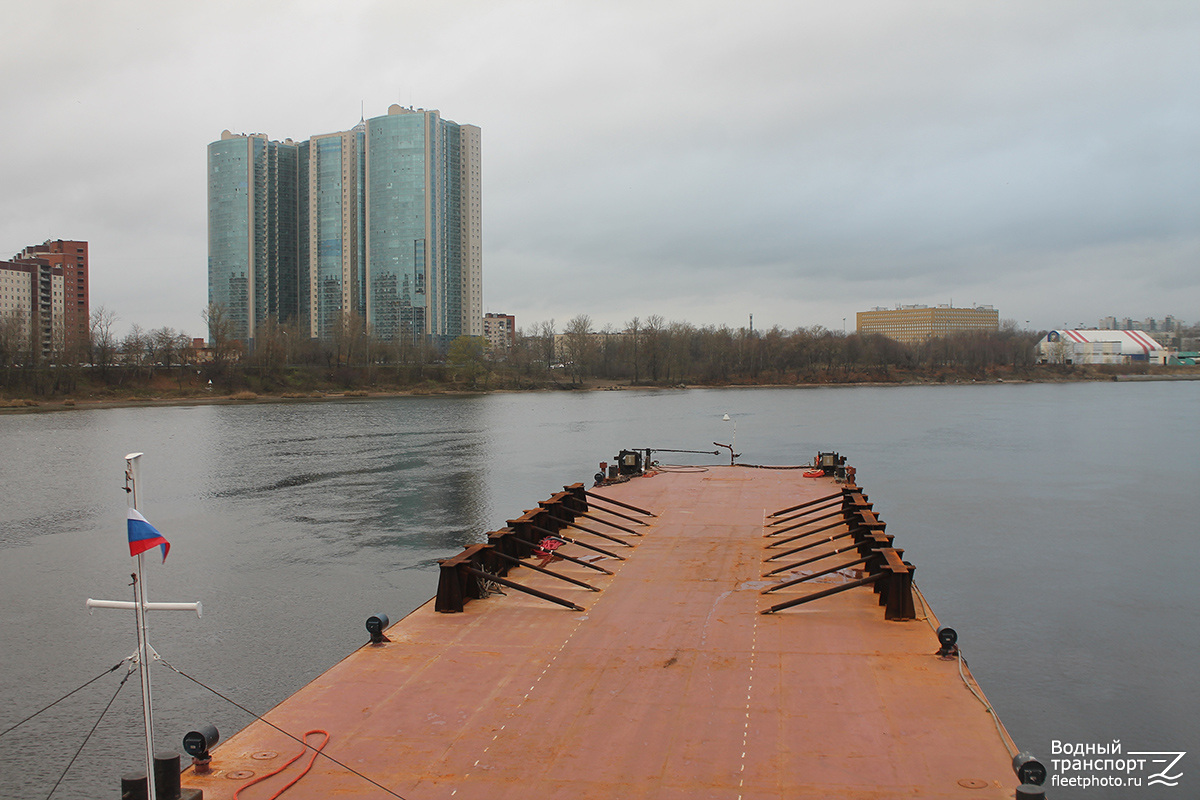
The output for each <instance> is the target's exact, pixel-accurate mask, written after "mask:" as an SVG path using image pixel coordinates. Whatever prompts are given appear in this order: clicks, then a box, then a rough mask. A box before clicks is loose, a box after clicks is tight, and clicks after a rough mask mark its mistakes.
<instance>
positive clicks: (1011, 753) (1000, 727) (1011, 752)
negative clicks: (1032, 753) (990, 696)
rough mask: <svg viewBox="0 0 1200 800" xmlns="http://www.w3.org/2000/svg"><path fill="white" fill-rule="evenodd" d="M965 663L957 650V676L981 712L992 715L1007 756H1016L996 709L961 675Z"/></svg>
mask: <svg viewBox="0 0 1200 800" xmlns="http://www.w3.org/2000/svg"><path fill="white" fill-rule="evenodd" d="M965 662H966V659H965V658H963V656H962V650H959V651H958V675H959V677H960V678H962V681H963V683H964V684H966V686H967V688H968V689H970V690H971V694H973V695H975V699H976V700H978V701H979V702H980V703H982V704H983V710H984V711H986V712H987V713H989V714H991V715H992V722H994V723H996V732H997V733H999V734H1000V741H1002V742H1004V749H1005V750H1007V751H1008V755H1009V756H1010V757H1011V756H1016V754H1017V743H1016V742H1014V741H1013V740H1012V737H1011V736H1009V735H1008V731H1006V730H1004V726H1003V725H1001V724H1000V717H999V716H997V715H996V709H994V708H992V706H991V704H990V703H988V701H987V700H986V699H985V698H984V696H983V695H981V694H980V693H979V692H977V691H975V687H974V686H972V685H971V681H969V680H967V676H966V675H965V674H964V673H963V664H964V663H965Z"/></svg>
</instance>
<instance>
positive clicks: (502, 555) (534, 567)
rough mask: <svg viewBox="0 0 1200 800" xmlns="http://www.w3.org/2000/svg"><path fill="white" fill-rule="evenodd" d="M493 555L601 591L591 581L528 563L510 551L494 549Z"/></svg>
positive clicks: (594, 590) (561, 579)
mask: <svg viewBox="0 0 1200 800" xmlns="http://www.w3.org/2000/svg"><path fill="white" fill-rule="evenodd" d="M492 555H494V556H498V557H499V558H500V559H502V560H504V561H508V562H510V563H512V564H518V565H520V566H522V567H529V569H531V570H533V571H534V572H540V573H542V574H543V575H549V576H551V577H553V578H558V579H559V580H560V581H566V582H567V583H573V584H575V585H576V586H582V587H583V588H585V589H591V590H592V591H593V592H598V591H600V590H599V589H597V588H596V587H595V586H592V585H591V584H590V583H585V582H583V581H581V580H578V579H576V578H572V577H570V576H569V575H563V574H562V573H559V572H555V571H554V570H549V569H546V568H545V567H539V566H538V565H537V564H526V563H525V562H524V561H522V560H521V559H519V558H514V557H513V556H510V555H509V554H508V553H501V552H500V551H499V550H492Z"/></svg>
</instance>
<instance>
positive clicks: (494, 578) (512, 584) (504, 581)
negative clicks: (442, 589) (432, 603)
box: [463, 564, 587, 611]
mask: <svg viewBox="0 0 1200 800" xmlns="http://www.w3.org/2000/svg"><path fill="white" fill-rule="evenodd" d="M463 569H465V570H466V571H467V572H469V573H471V574H472V575H474V576H475V577H477V578H480V579H482V580H485V581H491V582H492V583H498V584H500V585H501V586H507V587H508V588H510V589H516V590H517V591H518V592H524V593H525V594H531V595H533V596H534V597H538V598H541V599H542V600H549V601H550V602H551V603H558V604H559V605H560V606H566V607H567V608H569V609H571V610H572V611H586V610H587V609H585V608H584V607H583V606H578V605H575V604H574V603H572V602H571V601H570V600H564V599H562V598H561V597H555V596H554V595H552V594H550V593H548V592H541V591H538V590H537V589H530V588H529V587H528V586H522V585H521V584H519V583H517V582H516V581H510V580H509V579H508V578H501V577H500V576H499V575H492V574H491V573H488V572H484V571H483V570H481V569H475V568H474V567H472V566H469V565H466V564H464V565H463Z"/></svg>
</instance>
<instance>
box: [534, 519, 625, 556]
mask: <svg viewBox="0 0 1200 800" xmlns="http://www.w3.org/2000/svg"><path fill="white" fill-rule="evenodd" d="M546 516H548V517H549V518H550V519H552V520H554V521H555V522H557V523H559V524H562V525H566V526H567V527H569V528H578V529H579V530H581V531H583V532H584V533H590V534H591V535H592V536H599V537H600V538H601V539H607V540H608V541H610V542H616V543H617V544H621V545H624V546H626V547H633V546H634V545H631V544H630V543H629V542H627V541H625V540H624V539H621V538H619V537H617V536H613V535H612V534H608V533H601V532H600V531H594V530H592V529H591V528H589V527H587V526H585V525H580V524H579V523H578V522H567V521H566V520H565V519H563V518H562V517H556V516H554V515H553V514H551V513H550V512H549V511H547V512H546ZM530 524H531V525H532V524H533V523H530Z"/></svg>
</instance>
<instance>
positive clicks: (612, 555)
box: [529, 522, 625, 561]
mask: <svg viewBox="0 0 1200 800" xmlns="http://www.w3.org/2000/svg"><path fill="white" fill-rule="evenodd" d="M529 527H531V528H533V529H534V530H535V531H537V532H539V533H544V534H546V535H547V536H550V537H552V538H554V539H558V540H560V541H563V542H570V543H571V544H577V545H579V546H580V547H583V548H586V549H588V550H595V551H596V552H597V553H602V554H604V555H606V556H608V557H609V558H615V559H616V560H617V561H624V560H625V557H624V556H619V555H617V554H616V553H613V552H611V551H609V550H605V549H604V548H603V547H596V545H594V544H588V543H587V542H581V541H579V540H578V539H572V538H571V537H570V536H563V535H562V534H561V533H559V532H558V531H552V530H550V529H549V528H543V527H541V526H540V525H534V524H533V523H532V522H531V523H529Z"/></svg>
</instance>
